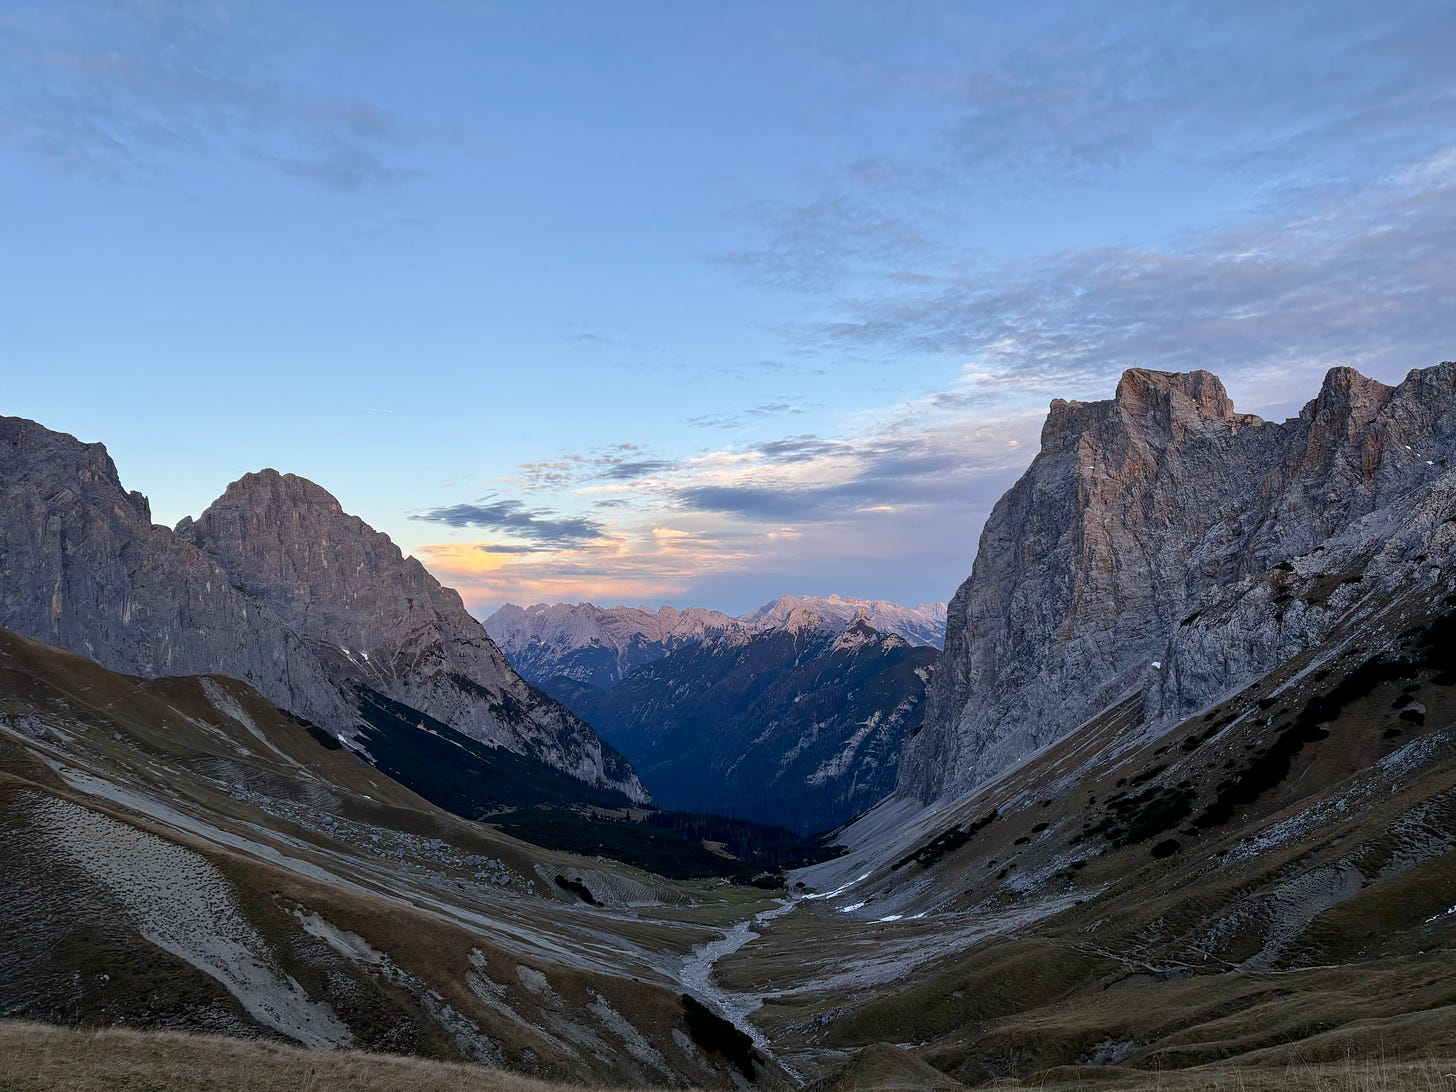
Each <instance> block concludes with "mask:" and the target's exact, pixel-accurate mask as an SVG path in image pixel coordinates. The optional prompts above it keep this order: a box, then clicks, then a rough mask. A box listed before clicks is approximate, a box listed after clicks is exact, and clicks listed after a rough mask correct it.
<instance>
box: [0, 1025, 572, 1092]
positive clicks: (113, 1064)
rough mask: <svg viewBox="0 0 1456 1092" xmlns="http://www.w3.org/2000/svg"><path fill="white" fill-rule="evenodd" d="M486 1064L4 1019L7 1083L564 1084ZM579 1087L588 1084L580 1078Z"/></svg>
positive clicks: (392, 1087)
mask: <svg viewBox="0 0 1456 1092" xmlns="http://www.w3.org/2000/svg"><path fill="white" fill-rule="evenodd" d="M567 1087H573V1086H567V1085H557V1084H551V1083H548V1082H546V1081H537V1080H532V1079H531V1078H529V1077H520V1076H517V1075H515V1074H512V1073H506V1072H504V1071H502V1070H497V1069H486V1068H484V1067H482V1066H472V1065H451V1064H448V1063H444V1062H431V1061H425V1060H422V1059H418V1058H402V1057H398V1056H392V1055H385V1054H365V1053H361V1052H356V1051H318V1050H302V1049H299V1048H296V1047H289V1046H282V1045H280V1044H277V1043H268V1042H259V1041H256V1040H244V1039H226V1038H222V1037H220V1036H213V1035H185V1034H181V1033H177V1032H151V1031H131V1030H123V1029H107V1030H102V1031H90V1030H76V1029H71V1028H57V1027H49V1026H46V1025H43V1024H28V1023H12V1022H0V1092H117V1090H122V1092H336V1090H337V1092H353V1090H357V1089H368V1090H369V1092H557V1090H560V1089H563V1088H567ZM576 1087H579V1086H576Z"/></svg>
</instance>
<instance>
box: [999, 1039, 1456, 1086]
mask: <svg viewBox="0 0 1456 1092" xmlns="http://www.w3.org/2000/svg"><path fill="white" fill-rule="evenodd" d="M1446 1046H1447V1049H1448V1050H1449V1049H1450V1044H1447V1045H1446ZM986 1087H990V1088H995V1089H998V1090H1002V1092H1031V1090H1033V1089H1035V1090H1036V1092H1063V1090H1072V1089H1077V1090H1080V1092H1089V1090H1091V1089H1107V1090H1109V1092H1111V1090H1113V1089H1124V1088H1125V1089H1129V1090H1132V1092H1452V1090H1453V1089H1456V1057H1449V1058H1424V1059H1418V1060H1415V1061H1393V1060H1384V1059H1365V1060H1357V1059H1349V1060H1346V1061H1342V1062H1325V1063H1320V1064H1298V1063H1291V1064H1289V1065H1286V1066H1269V1067H1259V1068H1255V1067H1253V1066H1199V1067H1197V1068H1195V1069H1185V1070H1179V1071H1176V1072H1165V1073H1140V1072H1138V1071H1136V1070H1129V1069H1121V1068H1118V1067H1116V1066H1109V1067H1107V1068H1106V1069H1103V1070H1100V1071H1099V1070H1081V1071H1079V1072H1078V1073H1077V1074H1075V1075H1074V1074H1073V1073H1071V1072H1069V1071H1058V1070H1052V1071H1050V1072H1048V1073H1046V1074H1043V1075H1041V1076H1040V1077H1038V1078H1031V1079H1028V1080H1025V1081H1000V1082H996V1083H994V1084H991V1085H988V1086H986Z"/></svg>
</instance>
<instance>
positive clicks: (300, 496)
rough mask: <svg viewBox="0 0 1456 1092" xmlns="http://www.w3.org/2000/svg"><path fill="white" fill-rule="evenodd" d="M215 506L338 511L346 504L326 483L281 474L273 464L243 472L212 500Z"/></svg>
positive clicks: (294, 475)
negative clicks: (331, 491)
mask: <svg viewBox="0 0 1456 1092" xmlns="http://www.w3.org/2000/svg"><path fill="white" fill-rule="evenodd" d="M212 507H213V508H219V507H233V508H246V509H250V510H253V511H273V512H277V511H278V510H279V509H300V508H304V509H307V508H315V509H319V510H321V511H323V512H330V513H333V514H335V515H341V514H342V513H343V511H344V508H343V505H341V504H340V503H339V502H338V500H337V499H336V498H335V497H334V495H333V494H332V493H330V492H329V491H328V490H327V489H325V488H324V487H323V486H321V485H316V484H315V483H314V482H311V481H309V480H308V479H307V478H300V477H299V476H298V475H296V474H280V473H279V472H278V471H276V470H274V469H273V468H272V467H266V468H264V469H262V470H258V471H254V472H253V473H251V474H244V475H243V476H242V477H241V478H239V479H238V480H237V481H235V482H233V483H232V484H231V485H229V486H228V487H227V489H225V490H224V491H223V494H222V496H221V497H219V498H218V499H217V500H215V501H213V502H212Z"/></svg>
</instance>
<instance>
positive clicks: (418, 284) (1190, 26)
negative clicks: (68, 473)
mask: <svg viewBox="0 0 1456 1092" xmlns="http://www.w3.org/2000/svg"><path fill="white" fill-rule="evenodd" d="M636 10H637V15H636V16H634V17H632V18H624V17H622V15H621V13H620V12H619V11H616V10H614V9H613V7H612V6H610V5H577V6H572V5H566V6H555V5H541V6H533V5H501V6H492V5H463V4H446V5H441V4H425V5H423V7H422V8H420V9H419V10H415V9H412V10H411V13H410V15H409V16H408V17H406V16H405V15H404V14H403V13H402V12H400V11H399V10H398V9H391V8H389V7H388V6H374V5H364V6H359V5H343V4H330V3H322V4H317V5H305V6H302V7H296V6H289V5H279V4H271V3H266V2H264V3H259V4H232V3H226V2H224V3H220V4H208V5H189V4H176V5H168V4H119V5H102V4H93V3H89V2H85V0H60V2H57V3H55V4H47V5H36V6H21V7H17V8H11V9H8V10H7V11H6V12H5V13H3V14H0V62H3V63H0V73H3V75H0V90H6V91H8V92H9V94H8V95H7V96H6V98H5V101H6V102H7V103H8V104H9V105H8V106H7V108H6V111H7V112H6V113H5V114H4V115H3V116H0V171H3V172H4V174H3V177H4V178H5V179H6V181H7V184H8V186H9V190H8V196H9V198H10V200H8V201H7V202H6V204H7V206H8V207H9V208H10V209H12V210H25V209H44V210H46V213H45V215H44V216H38V215H37V216H32V215H11V216H10V217H9V218H8V219H7V224H6V234H7V240H8V242H9V244H10V245H11V246H12V247H14V248H15V249H16V251H17V252H22V253H25V254H27V255H29V256H31V257H30V261H29V262H28V263H27V265H26V266H25V267H24V268H23V269H22V268H20V267H18V266H15V267H12V270H11V273H10V275H9V276H8V278H7V279H6V281H5V283H4V285H3V288H4V290H5V293H6V299H7V320H6V321H7V325H8V346H9V350H8V351H9V352H10V354H11V355H12V357H13V358H14V359H16V360H24V361H29V362H31V363H32V364H33V366H32V367H28V368H22V369H17V370H16V371H15V372H14V374H9V375H7V380H8V386H7V390H6V397H7V403H6V406H5V411H6V412H8V413H15V414H23V415H26V416H30V417H34V418H36V419H38V420H43V421H45V422H47V423H48V424H50V425H51V426H53V427H56V428H60V429H64V430H67V431H70V432H73V433H75V434H77V435H78V436H80V437H81V438H83V439H88V440H90V439H101V438H104V439H105V440H106V441H107V444H108V447H109V449H110V451H111V452H112V454H113V456H114V457H115V459H116V461H117V463H118V464H119V466H120V467H121V469H122V472H123V474H124V476H125V478H126V480H127V481H128V482H132V483H135V485H136V487H137V488H139V489H141V491H142V492H144V493H147V494H149V496H150V497H151V502H152V507H153V511H154V512H155V513H156V518H157V519H158V520H160V521H164V522H168V523H173V522H175V521H176V520H177V519H179V518H181V517H182V516H184V515H197V514H198V513H199V511H200V510H201V508H202V506H203V505H205V504H206V503H207V502H208V501H209V500H210V499H211V498H212V497H214V496H216V495H217V494H218V492H219V491H220V490H221V488H222V487H223V486H224V485H225V484H226V483H227V482H229V481H231V480H234V479H236V478H238V477H240V476H241V475H242V474H244V473H246V472H249V471H253V470H257V469H259V468H260V467H262V466H270V465H271V466H277V467H278V468H279V469H281V470H286V471H291V472H293V473H297V474H301V475H304V476H306V477H309V478H311V479H313V480H316V481H319V482H324V483H327V485H328V487H329V488H330V490H331V491H332V492H334V493H335V494H336V495H337V496H338V497H339V499H340V501H341V503H342V504H343V505H344V506H345V508H346V510H348V511H351V512H355V513H357V514H359V515H360V516H361V517H363V518H364V519H366V520H367V521H368V522H369V523H370V524H371V525H373V526H376V527H379V528H380V529H382V530H384V531H386V532H387V533H388V534H389V535H390V536H391V537H392V538H393V539H394V540H395V541H396V542H397V543H398V544H399V545H400V546H401V547H402V548H403V549H405V550H406V551H407V552H411V553H413V554H415V555H416V556H418V557H419V558H420V559H421V560H422V561H423V562H424V563H425V564H427V565H428V566H429V567H430V568H431V569H432V571H434V572H435V573H436V575H438V576H439V577H440V578H441V579H442V580H444V581H445V582H447V583H453V584H456V585H458V586H459V588H460V590H461V592H462V594H463V595H464V596H465V597H466V599H467V600H468V601H469V602H470V603H471V605H472V608H473V609H475V610H476V611H477V612H479V611H485V610H488V609H490V608H491V607H493V606H495V605H498V604H499V603H501V602H504V601H506V600H515V601H518V602H519V601H523V600H539V599H548V600H555V599H593V600H597V601H600V602H604V603H621V602H629V603H650V604H656V603H659V602H664V601H665V602H669V603H672V604H674V605H677V606H688V605H701V606H709V607H716V608H720V609H725V610H729V611H742V610H746V609H749V608H751V607H753V606H755V605H757V604H759V603H762V602H764V601H766V600H767V599H770V598H772V597H774V596H776V595H778V594H780V593H783V592H787V591H794V592H801V593H809V594H829V593H832V592H839V593H841V594H846V595H860V596H866V597H881V598H890V599H897V600H902V601H911V602H916V601H925V600H942V599H947V598H949V597H950V596H951V594H952V593H953V592H954V591H955V589H956V587H957V585H958V584H959V583H960V581H961V580H963V579H964V578H965V577H966V575H967V574H968V573H969V571H970V567H971V563H972V560H973V558H974V555H975V550H976V541H977V535H978V533H979V529H980V526H981V523H982V521H983V520H984V518H985V515H986V513H987V512H988V510H989V508H990V506H991V505H992V504H993V503H994V501H995V498H996V497H997V496H999V495H1000V493H1001V492H1002V491H1004V489H1005V488H1006V487H1007V486H1008V485H1009V484H1010V483H1011V482H1012V481H1014V480H1015V478H1016V476H1017V475H1018V474H1019V473H1020V472H1021V471H1022V470H1023V469H1024V468H1025V467H1026V465H1027V464H1028V462H1029V461H1030V460H1031V458H1032V457H1033V455H1034V454H1035V452H1036V450H1037V446H1038V444H1037V441H1038V434H1039V429H1040V424H1041V420H1042V417H1043V415H1044V413H1045V410H1046V406H1047V403H1048V402H1049V401H1050V399H1052V398H1053V397H1064V398H1082V399H1093V398H1106V397H1109V396H1110V395H1111V393H1112V391H1113V388H1114V387H1115V385H1116V382H1117V377H1118V375H1119V374H1120V373H1121V372H1122V370H1123V369H1125V368H1128V367H1148V368H1159V369H1171V370H1186V369H1190V368H1206V369H1209V370H1212V371H1215V372H1217V373H1218V374H1219V375H1220V376H1221V377H1222V378H1223V379H1224V381H1225V382H1226V384H1227V385H1228V388H1229V390H1230V392H1231V394H1232V395H1233V397H1234V399H1235V402H1236V403H1237V404H1238V406H1239V408H1240V409H1241V410H1246V411H1250V412H1257V413H1261V414H1265V415H1267V416H1273V417H1282V416H1286V415H1289V414H1292V413H1295V412H1297V411H1298V408H1299V405H1298V402H1299V399H1300V398H1301V397H1303V396H1305V395H1304V393H1303V392H1308V391H1309V390H1311V389H1313V388H1314V387H1315V385H1316V384H1317V382H1318V377H1319V376H1320V375H1322V374H1323V372H1324V371H1325V369H1327V368H1328V367H1330V366H1332V365H1335V364H1348V365H1353V366H1356V367H1358V368H1360V369H1361V370H1362V371H1364V372H1366V373H1367V374H1370V375H1373V376H1375V377H1377V378H1381V379H1384V380H1394V379H1398V378H1400V377H1401V376H1402V375H1404V373H1405V372H1406V371H1407V370H1409V369H1410V368H1413V367H1418V366H1423V365H1428V364H1431V363H1434V362H1436V361H1437V360H1439V359H1441V357H1442V356H1443V354H1445V353H1447V352H1448V348H1449V346H1448V341H1449V322H1448V319H1447V316H1449V315H1450V314H1451V313H1452V309H1453V305H1456V301H1453V299H1452V297H1451V288H1450V285H1451V283H1452V282H1451V277H1450V255H1451V254H1452V253H1456V218H1453V216H1452V213H1451V210H1452V209H1453V208H1456V167H1453V164H1456V144H1453V142H1452V137H1451V134H1452V133H1456V92H1453V89H1452V76H1451V74H1450V66H1449V56H1448V53H1449V51H1448V49H1447V48H1446V46H1447V45H1448V44H1449V43H1450V42H1451V41H1452V40H1456V9H1453V8H1452V6H1451V5H1450V4H1446V3H1438V2H1434V0H1431V2H1413V3H1406V4H1399V5H1388V4H1387V5H1381V4H1373V3H1331V4H1281V5H1269V4H1252V3H1249V4H1245V3H1231V4H1220V5H1214V6H1207V7H1203V8H1193V9H1185V8H1183V7H1181V6H1177V5H1171V6H1170V5H1165V4H1154V3H1146V4H1144V3H1134V4H1130V5H1119V6H1117V7H1116V8H1115V9H1108V8H1096V7H1092V8H1089V7H1086V6H1083V5H1076V4H1070V3H1050V4H1044V5H1034V6H1030V5H1021V4H1010V3H1006V4H991V5H954V4H952V5H938V4H937V5H931V4H908V5H852V4H851V5H846V4H839V3H807V4H798V5H789V6H784V5H781V4H774V5H753V4H748V5H730V6H724V7H721V8H717V9H713V8H708V9H703V8H693V9H692V10H691V11H689V9H688V8H684V7H682V6H680V5H670V4H655V3H648V4H644V5H642V6H641V7H640V8H638V9H636ZM426 16H427V17H426ZM426 25H428V26H429V28H430V30H429V33H425V32H424V31H423V29H422V28H423V27H425V26H426ZM176 41H186V42H187V43H188V48H189V50H190V51H191V52H190V54H189V56H190V57H191V61H189V62H187V63H182V62H180V61H179V59H178V57H177V55H176V53H175V51H174V50H172V49H171V48H170V46H169V43H171V42H176ZM194 62H195V63H194ZM746 65H747V66H750V67H751V69H752V71H753V73H754V78H753V79H751V80H745V79H744V78H743V73H744V71H745V66H746ZM199 66H200V67H199ZM200 72H208V73H212V76H211V77H210V78H207V79H203V78H201V77H200V76H199V73H200ZM452 72H469V73H471V77H470V79H469V80H468V81H463V82H462V81H459V80H455V79H453V78H452V77H451V76H450V73H452ZM325 74H326V75H325ZM587 103H589V104H590V109H587V108H585V107H584V104H587ZM622 119H650V122H649V121H647V120H643V123H641V124H636V123H633V124H622ZM98 210H104V214H103V213H102V212H100V211H98ZM220 256H221V259H222V260H221V261H219V258H220ZM213 269H221V270H222V273H221V274H220V275H218V276H201V275H199V271H200V270H213ZM56 284H65V285H67V292H66V294H65V298H64V299H63V298H60V297H58V296H57V294H56V293H55V292H54V291H53V290H52V286H54V285H56ZM81 302H84V305H85V310H86V316H87V320H86V322H84V323H80V322H76V321H75V320H74V316H75V312H76V307H77V305H78V304H79V303H81ZM241 316H247V317H246V318H242V317H241ZM56 374H65V375H66V376H67V379H66V382H65V383H64V384H57V383H56V382H55V381H54V379H53V378H51V377H52V376H53V375H56ZM137 376H146V377H147V379H146V382H145V383H142V384H139V383H138V382H137V381H136V377H137ZM77 389H84V390H86V391H87V392H88V395H89V397H88V398H86V399H77V398H75V397H74V396H73V392H74V391H75V390H77ZM159 428H161V429H163V430H164V431H165V434H166V435H167V437H168V441H169V442H168V444H167V445H158V444H156V443H155V442H154V441H155V436H156V434H157V431H158V429H159ZM179 451H185V452H187V457H186V458H181V459H179V458H178V457H177V455H176V453H177V452H179ZM891 558H894V559H897V560H896V561H895V563H890V562H889V561H888V559H891Z"/></svg>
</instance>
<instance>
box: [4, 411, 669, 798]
mask: <svg viewBox="0 0 1456 1092" xmlns="http://www.w3.org/2000/svg"><path fill="white" fill-rule="evenodd" d="M0 512H3V513H4V514H5V518H4V519H0V626H4V627H6V628H9V629H13V630H16V631H17V632H19V633H22V634H24V635H26V636H28V637H32V638H35V639H37V640H41V641H45V642H47V643H49V644H54V645H58V646H60V647H63V648H68V649H72V650H74V651H76V652H79V653H81V654H82V655H84V656H87V657H89V658H91V659H93V660H96V661H97V662H99V663H100V664H102V666H104V667H107V668H110V669H112V670H117V671H123V672H126V673H128V674H134V675H143V676H151V677H154V676H159V675H184V674H204V673H208V674H220V675H227V676H230V677H232V678H236V679H241V680H243V681H245V682H248V683H250V684H251V685H253V686H254V687H255V688H256V689H258V690H259V691H260V692H261V693H262V694H264V696H266V697H267V698H268V699H269V700H270V701H272V702H274V703H275V704H277V705H280V706H282V707H284V708H286V709H289V710H291V711H292V712H294V713H297V714H298V715H300V716H304V717H307V718H308V719H310V720H312V721H315V722H316V723H318V724H320V725H323V726H325V727H327V728H329V729H330V730H331V731H334V732H339V733H348V732H353V731H354V730H355V729H356V728H357V725H358V723H359V714H358V712H357V709H356V702H357V700H358V693H359V690H358V688H359V687H361V686H366V687H369V688H370V689H372V690H375V691H377V692H379V693H382V694H384V695H385V696H387V697H389V698H391V699H393V700H395V701H398V702H402V703H403V704H404V705H407V706H409V707H411V708H413V709H416V710H419V711H421V712H424V713H427V714H429V715H431V716H433V717H435V718H436V719H438V720H440V721H443V722H444V723H446V724H448V725H449V726H450V727H452V728H455V729H456V730H457V731H460V732H462V733H463V734H465V735H468V736H472V737H474V738H476V739H479V740H482V741H485V742H488V743H491V744H494V745H499V746H502V747H505V748H507V749H508V750H511V751H514V752H516V753H519V754H527V755H531V756H532V757H535V758H537V759H539V760H541V761H542V762H544V763H546V764H547V765H550V766H554V767H555V768H557V769H559V770H562V771H563V772H565V773H568V774H571V775H572V776H574V777H577V778H579V779H580V780H582V781H585V782H587V783H588V784H591V785H596V786H600V787H607V788H616V789H620V790H621V791H622V792H624V793H626V794H627V795H628V796H630V797H633V798H634V799H644V798H645V796H646V794H645V792H644V790H643V789H642V787H641V784H640V783H639V782H638V781H637V779H636V775H635V774H633V772H632V770H631V768H630V767H629V766H628V765H627V763H626V762H624V761H623V760H622V759H621V757H620V756H619V755H616V754H614V753H613V752H611V751H610V749H609V748H608V749H604V748H603V746H602V744H601V741H600V740H599V739H598V738H597V737H596V736H595V734H594V733H593V732H592V730H591V729H590V728H589V727H587V726H586V725H585V724H583V723H582V722H581V721H580V720H578V719H577V718H576V717H575V716H573V715H572V714H571V713H569V712H568V711H567V710H566V709H565V708H563V707H562V706H560V705H558V704H557V703H556V702H554V701H551V700H550V699H547V698H545V697H544V696H543V695H541V694H539V693H537V692H535V691H533V690H532V689H531V688H530V687H529V686H528V685H527V684H526V683H525V682H524V681H522V680H521V678H520V677H519V676H518V675H516V673H515V672H514V671H512V670H511V668H510V667H509V666H508V665H507V664H506V662H505V660H504V658H503V657H502V656H501V654H500V652H499V650H498V649H496V647H495V646H494V644H492V643H491V640H490V638H489V637H488V636H487V635H486V633H485V631H484V629H482V628H481V626H480V623H478V622H477V621H475V619H473V618H472V617H470V615H469V614H467V613H466V611H465V608H464V605H463V604H462V603H461V601H460V597H459V596H458V595H457V594H456V593H455V592H453V591H451V590H449V589H446V588H442V587H441V586H440V585H439V583H438V582H437V581H435V579H434V578H433V577H431V576H430V575H429V573H428V572H426V571H425V569H424V567H423V566H421V565H420V564H419V563H418V562H417V561H415V560H414V559H412V558H406V557H404V556H403V555H402V554H401V553H400V551H399V548H398V547H396V546H395V545H394V543H393V542H391V541H390V540H389V537H388V536H387V535H383V534H380V533H378V532H376V531H374V530H373V529H371V528H370V527H369V526H368V525H367V524H365V523H364V522H363V521H362V520H360V519H358V518H357V517H355V516H351V515H348V514H347V513H345V512H344V511H343V509H342V508H341V507H340V505H339V502H338V501H337V500H336V499H335V498H334V497H332V496H331V495H330V494H329V493H328V492H327V491H325V490H323V489H321V488H320V487H319V486H317V485H314V484H313V483H312V482H309V481H307V480H306V479H303V478H298V477H294V476H293V475H288V474H279V473H278V472H277V471H274V470H264V471H261V472H259V473H256V474H249V475H246V476H245V477H243V478H241V479H239V480H238V481H236V482H234V483H233V484H232V485H231V486H229V487H228V490H227V491H226V492H225V493H224V494H223V495H222V496H221V497H219V498H218V500H217V501H216V502H215V503H214V504H212V505H211V506H209V508H208V509H207V511H205V512H204V513H203V514H202V515H201V516H199V517H198V518H197V519H196V520H183V521H182V523H181V524H179V525H178V529H177V530H176V531H173V530H169V529H168V528H166V527H159V526H154V525H153V524H152V523H151V516H150V511H149V509H148V505H147V503H146V498H145V497H142V496H141V494H139V493H127V492H126V491H125V490H123V489H122V487H121V483H120V480H119V478H118V477H117V474H116V467H115V466H114V465H113V463H112V461H111V459H110V457H109V456H108V455H107V454H106V449H105V448H104V447H102V446H101V445H100V444H82V443H81V442H80V441H78V440H76V439H75V437H72V436H67V435H64V434H62V433H56V432H51V431H50V430H49V429H45V428H43V427H42V426H40V425H37V424H35V423H34V422H31V421H24V420H20V419H17V418H3V419H0Z"/></svg>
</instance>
